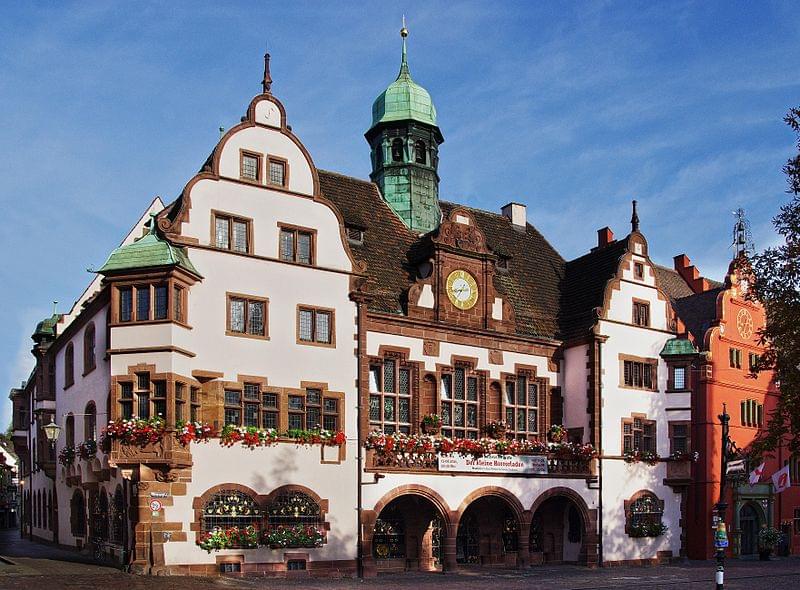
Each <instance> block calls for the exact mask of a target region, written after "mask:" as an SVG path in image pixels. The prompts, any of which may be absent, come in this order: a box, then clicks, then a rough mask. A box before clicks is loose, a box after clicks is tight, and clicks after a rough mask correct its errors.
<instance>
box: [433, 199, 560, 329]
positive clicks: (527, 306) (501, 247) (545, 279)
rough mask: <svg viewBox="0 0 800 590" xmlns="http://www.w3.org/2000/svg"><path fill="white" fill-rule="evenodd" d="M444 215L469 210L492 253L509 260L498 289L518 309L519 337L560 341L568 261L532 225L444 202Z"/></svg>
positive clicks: (498, 279)
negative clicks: (517, 224) (560, 308)
mask: <svg viewBox="0 0 800 590" xmlns="http://www.w3.org/2000/svg"><path fill="white" fill-rule="evenodd" d="M440 205H441V207H442V213H444V215H449V213H450V211H452V209H454V208H455V207H459V208H463V209H466V210H468V211H469V212H470V213H471V214H472V215H473V216H474V218H475V223H476V224H477V225H478V228H480V230H481V231H482V232H483V235H484V236H485V238H486V244H487V246H489V249H490V250H491V251H492V252H495V253H497V254H501V255H502V256H504V257H507V258H508V259H509V260H508V270H507V271H505V270H503V271H500V270H498V271H497V272H495V275H494V287H495V289H497V291H498V292H500V293H502V294H504V295H506V296H507V297H508V300H509V302H510V303H511V305H513V307H514V313H515V315H516V325H517V333H519V334H526V335H528V336H540V337H545V338H558V337H559V333H560V330H559V329H558V315H557V313H558V303H559V299H560V284H561V281H562V279H563V277H564V259H563V258H561V256H560V255H559V254H558V252H556V250H555V249H554V248H553V247H552V246H551V245H550V243H549V242H548V241H547V240H546V239H545V238H544V236H542V234H540V233H539V231H538V230H537V229H536V228H535V227H533V226H532V225H531V224H527V225H526V227H525V231H521V227H520V228H519V229H517V228H515V226H514V225H513V224H512V223H511V221H510V220H509V219H508V218H507V217H504V216H503V215H500V214H497V213H490V212H488V211H482V210H480V209H472V208H470V207H463V206H462V205H457V204H455V203H448V202H441V203H440Z"/></svg>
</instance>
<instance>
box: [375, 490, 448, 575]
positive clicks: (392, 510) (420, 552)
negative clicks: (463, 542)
mask: <svg viewBox="0 0 800 590" xmlns="http://www.w3.org/2000/svg"><path fill="white" fill-rule="evenodd" d="M443 530H445V527H444V519H443V518H442V515H441V514H440V512H439V510H438V509H437V508H436V506H435V505H434V504H433V503H432V502H430V501H429V500H427V499H425V498H422V497H420V496H415V495H407V496H401V497H399V498H396V499H395V500H393V501H392V502H390V503H389V505H388V506H386V508H384V509H383V510H381V513H380V514H379V515H378V518H377V520H376V521H375V529H374V531H373V535H372V556H373V558H374V559H375V561H376V565H377V568H378V571H384V572H386V571H403V570H421V571H431V570H437V569H440V568H441V567H442V561H443V559H442V558H443V553H442V550H443V541H442V534H443Z"/></svg>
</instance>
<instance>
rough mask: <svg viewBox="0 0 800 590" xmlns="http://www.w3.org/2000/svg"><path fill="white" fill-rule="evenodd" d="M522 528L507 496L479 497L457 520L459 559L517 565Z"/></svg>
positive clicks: (467, 563)
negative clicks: (504, 497)
mask: <svg viewBox="0 0 800 590" xmlns="http://www.w3.org/2000/svg"><path fill="white" fill-rule="evenodd" d="M519 529H520V522H519V518H518V517H517V515H516V513H515V511H514V510H513V508H512V507H511V505H510V504H509V503H508V502H507V501H506V500H505V499H503V498H501V497H499V496H481V497H480V498H477V499H476V500H475V501H473V502H472V503H471V504H470V505H469V506H468V507H467V509H466V510H465V511H464V513H463V514H462V515H461V519H460V520H459V522H458V531H457V533H456V563H458V564H461V565H496V564H506V565H513V566H515V565H517V556H518V555H517V554H518V551H519Z"/></svg>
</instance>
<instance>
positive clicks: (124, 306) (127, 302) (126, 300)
mask: <svg viewBox="0 0 800 590" xmlns="http://www.w3.org/2000/svg"><path fill="white" fill-rule="evenodd" d="M132 313H133V289H131V288H130V287H125V288H122V289H120V290H119V321H121V322H129V321H131V320H132V319H133V317H132Z"/></svg>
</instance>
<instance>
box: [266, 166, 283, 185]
mask: <svg viewBox="0 0 800 590" xmlns="http://www.w3.org/2000/svg"><path fill="white" fill-rule="evenodd" d="M285 181H286V164H285V163H284V162H278V161H275V160H272V159H270V160H269V183H270V184H274V185H277V186H285V184H286V183H285Z"/></svg>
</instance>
